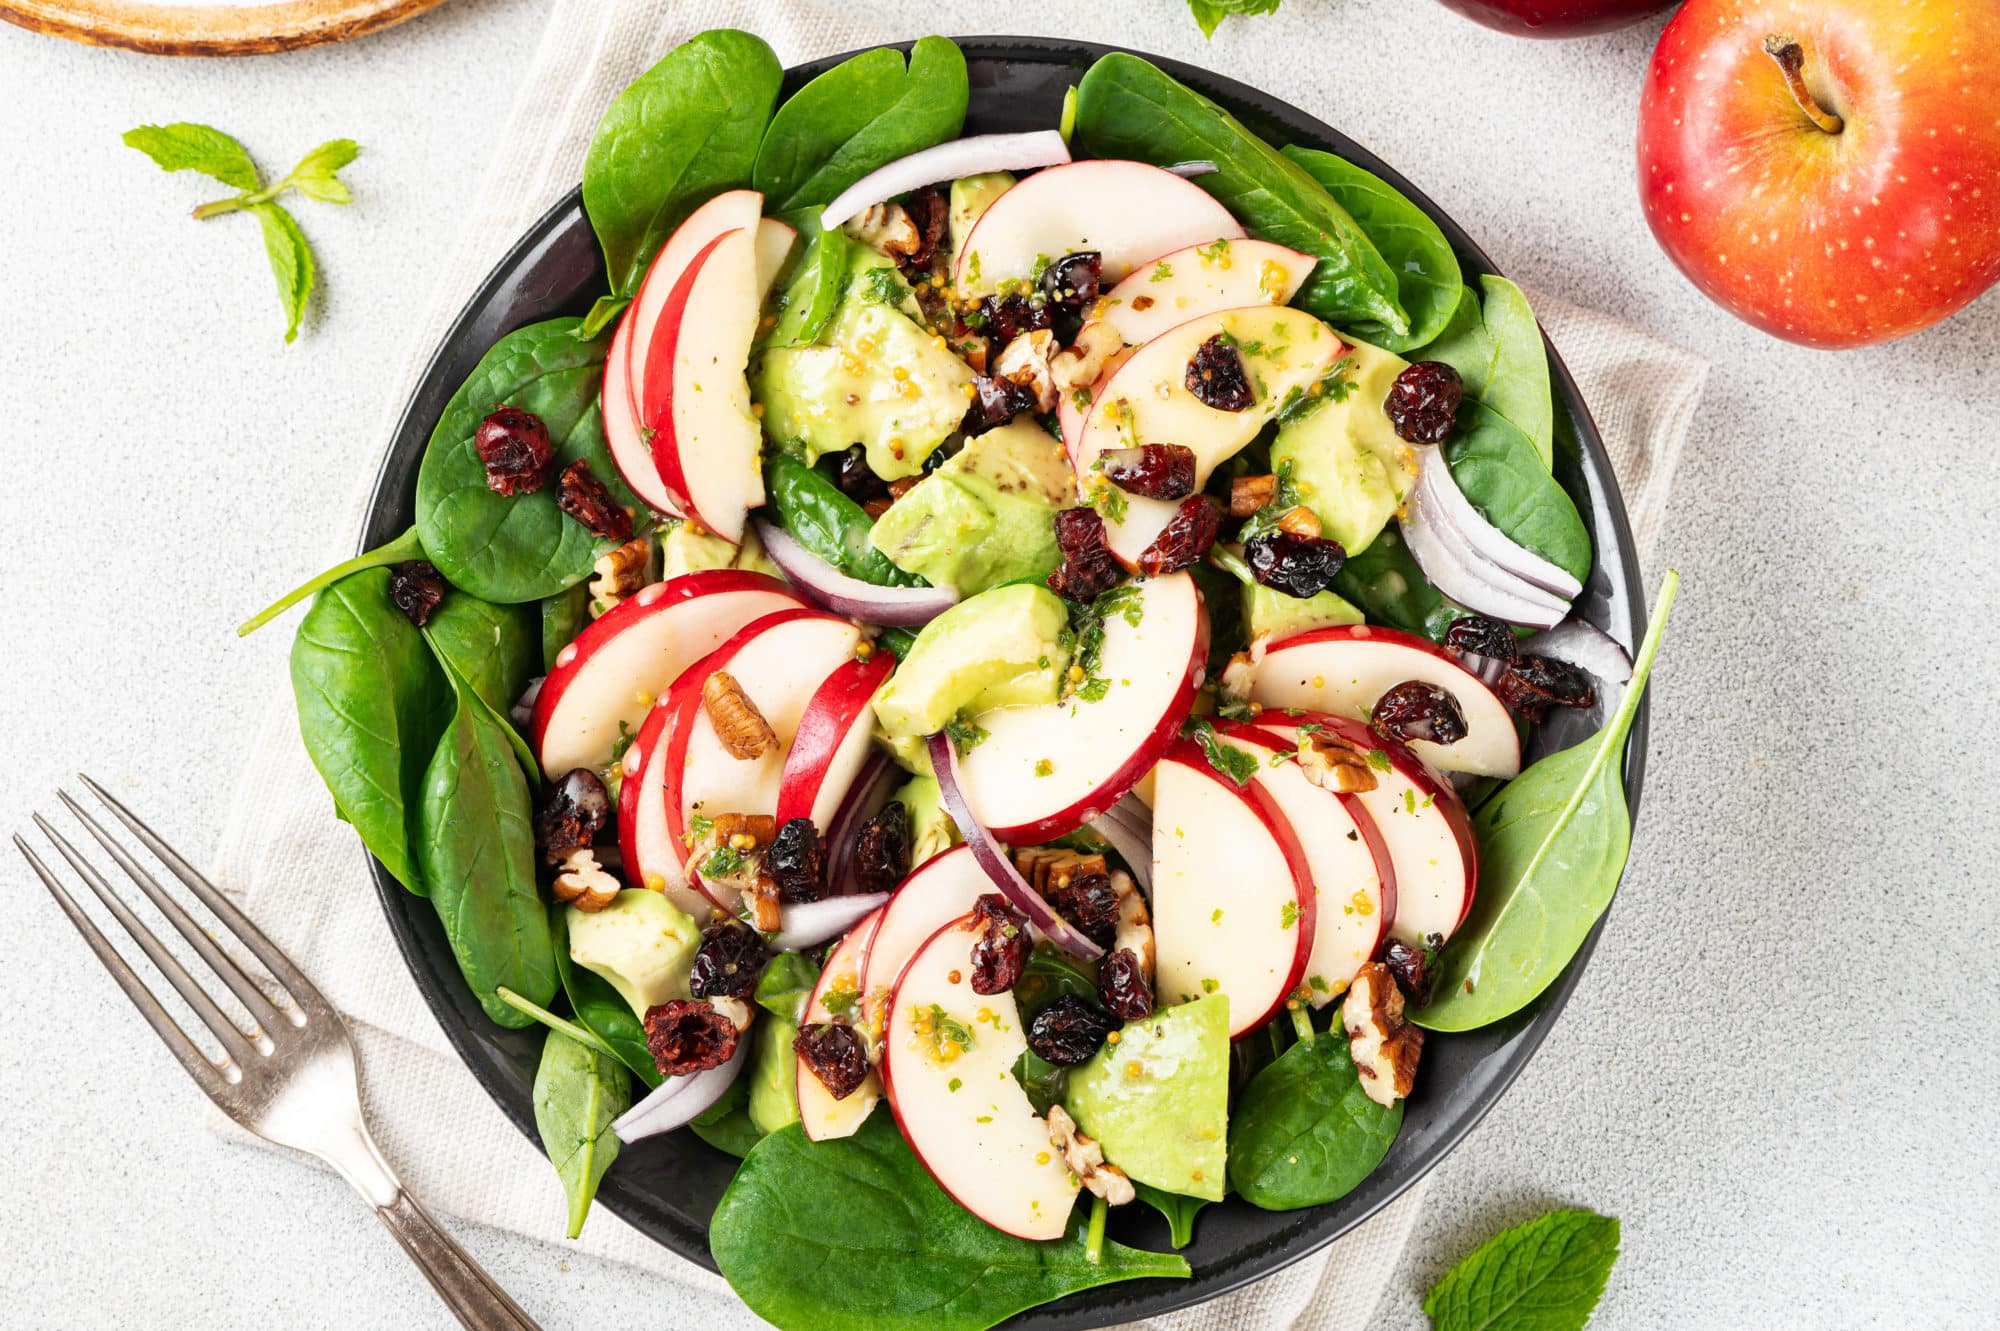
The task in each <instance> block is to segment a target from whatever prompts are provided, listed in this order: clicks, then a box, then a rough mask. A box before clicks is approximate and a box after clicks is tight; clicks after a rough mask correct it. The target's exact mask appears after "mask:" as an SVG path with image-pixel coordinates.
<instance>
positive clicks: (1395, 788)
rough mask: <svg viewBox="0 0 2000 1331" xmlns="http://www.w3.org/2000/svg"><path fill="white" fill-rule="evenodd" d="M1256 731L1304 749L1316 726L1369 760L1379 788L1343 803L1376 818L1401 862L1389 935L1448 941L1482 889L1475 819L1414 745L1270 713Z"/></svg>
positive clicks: (1343, 725) (1332, 720) (1302, 716)
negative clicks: (1307, 730)
mask: <svg viewBox="0 0 2000 1331" xmlns="http://www.w3.org/2000/svg"><path fill="white" fill-rule="evenodd" d="M1257 724H1258V726H1259V727H1260V728H1262V729H1265V730H1268V731H1269V732H1270V733H1271V734H1273V735H1275V736H1277V737H1278V739H1279V740H1280V741H1281V742H1282V743H1284V744H1286V745H1288V746H1291V747H1297V745H1298V735H1299V730H1298V728H1299V727H1300V726H1303V725H1317V726H1319V727H1321V728H1322V729H1323V730H1325V731H1326V732H1327V733H1329V734H1331V735H1333V736H1335V737H1336V738H1339V739H1344V740H1346V741H1347V742H1348V743H1350V744H1352V745H1354V746H1355V747H1356V748H1358V749H1360V750H1361V751H1362V752H1363V753H1366V754H1368V755H1369V763H1368V765H1369V767H1370V768H1371V769H1373V770H1374V772H1375V780H1376V786H1375V789H1373V790H1364V791H1360V792H1357V793H1356V794H1353V795H1348V796H1344V797H1343V798H1346V799H1351V800H1355V801H1357V802H1359V803H1360V805H1361V807H1362V808H1363V809H1365V810H1366V811H1367V812H1368V815H1369V817H1371V818H1372V819H1374V822H1375V827H1376V830H1377V831H1378V832H1379V833H1380V835H1381V837H1382V844H1383V845H1384V846H1385V847H1387V848H1388V851H1389V858H1390V859H1391V860H1392V861H1394V863H1395V877H1396V901H1395V907H1394V909H1393V910H1392V911H1391V912H1390V913H1389V915H1390V918H1389V920H1388V923H1387V931H1388V936H1389V937H1393V938H1400V939H1402V940H1403V941H1404V942H1406V943H1412V944H1415V943H1421V942H1422V941H1423V940H1424V938H1425V936H1426V935H1429V934H1439V935H1442V936H1443V937H1445V938H1450V937H1451V936H1452V934H1453V933H1454V932H1456V931H1457V929H1458V926H1459V925H1461V924H1463V923H1464V922H1465V917H1466V915H1467V914H1468V913H1470V912H1471V910H1472V897H1473V894H1474V893H1475V892H1476V891H1477V890H1478V888H1479V851H1478V848H1477V844H1476V843H1475V842H1474V841H1473V838H1472V818H1471V815H1469V814H1467V813H1466V811H1465V803H1464V801H1462V800H1460V799H1459V797H1458V794H1457V792H1455V791H1454V790H1452V788H1451V786H1450V784H1449V783H1448V782H1445V781H1442V780H1439V779H1438V776H1437V774H1436V773H1434V772H1432V771H1431V769H1430V768H1428V767H1426V766H1425V765H1424V763H1423V760H1422V759H1420V758H1418V757H1417V755H1416V754H1414V753H1412V752H1411V751H1410V749H1409V746H1407V745H1404V744H1399V743H1397V742H1396V741H1395V740H1392V739H1385V738H1384V737H1382V736H1381V735H1378V734H1376V733H1375V732H1374V731H1372V730H1370V729H1369V728H1368V727H1367V726H1364V725H1362V724H1361V723H1360V722H1359V721H1352V720H1349V719H1348V718H1347V717H1344V716H1330V715H1327V714H1325V713H1319V712H1300V713H1297V714H1296V715H1294V714H1290V713H1277V712H1266V713H1265V714H1264V715H1263V717H1262V718H1260V719H1259V721H1258V723H1257ZM1377 755H1379V756H1377Z"/></svg>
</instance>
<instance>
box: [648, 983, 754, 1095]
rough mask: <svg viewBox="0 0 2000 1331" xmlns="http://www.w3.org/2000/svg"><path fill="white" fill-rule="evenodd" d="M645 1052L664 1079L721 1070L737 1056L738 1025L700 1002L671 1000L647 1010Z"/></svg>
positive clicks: (739, 1034) (681, 999)
mask: <svg viewBox="0 0 2000 1331" xmlns="http://www.w3.org/2000/svg"><path fill="white" fill-rule="evenodd" d="M645 1027H646V1049H647V1051H648V1052H650V1053H651V1054H652V1055H653V1066H654V1067H656V1068H658V1069H659V1070H660V1075H661V1076H663V1077H686V1076H690V1075H692V1074H694V1073H697V1072H706V1071H708V1070H709V1069H710V1068H719V1067H721V1066H722V1065H723V1064H724V1063H727V1062H728V1061H729V1059H730V1056H731V1055H732V1054H734V1053H735V1052H736V1041H737V1040H738V1039H739V1038H740V1037H741V1035H742V1032H740V1031H738V1030H737V1029H736V1023H735V1022H733V1021H731V1020H730V1019H729V1018H727V1017H725V1016H723V1015H722V1014H721V1013H720V1012H717V1011H716V1010H715V1009H714V1007H712V1006H711V1005H709V1004H707V1003H704V1002H702V1001H701V1000H700V999H687V998H672V999H668V1000H667V1001H666V1002H664V1003H661V1004H659V1005H658V1006H656V1007H650V1008H647V1009H646V1021H645Z"/></svg>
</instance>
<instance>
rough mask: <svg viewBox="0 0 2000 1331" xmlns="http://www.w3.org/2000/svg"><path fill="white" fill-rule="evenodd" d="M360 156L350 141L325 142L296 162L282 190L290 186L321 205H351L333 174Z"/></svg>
mask: <svg viewBox="0 0 2000 1331" xmlns="http://www.w3.org/2000/svg"><path fill="white" fill-rule="evenodd" d="M360 155H361V145H360V144H358V143H356V142H355V141H354V140H353V139H328V140H327V141H326V142H325V143H322V144H321V145H320V146H319V147H317V148H315V149H313V150H312V151H311V152H309V153H307V154H306V155H305V156H304V157H301V158H300V159H299V164H298V165H297V166H295V167H293V168H292V171H291V174H290V175H288V176H286V177H285V180H284V184H282V185H280V186H279V187H278V188H279V189H283V188H284V186H285V185H290V186H291V187H292V188H293V189H295V190H297V191H298V192H299V193H301V194H303V195H305V196H306V197H307V198H309V199H318V200H319V201H320V202H321V203H352V202H353V201H354V196H353V195H351V194H349V193H348V192H347V186H345V185H343V184H341V183H340V181H339V179H338V178H337V177H336V175H335V173H336V172H337V171H339V170H340V169H341V168H342V167H344V166H346V165H348V164H349V163H350V162H352V161H353V160H354V159H355V158H357V157H359V156H360Z"/></svg>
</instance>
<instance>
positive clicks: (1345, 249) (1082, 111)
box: [1076, 52, 1410, 335]
mask: <svg viewBox="0 0 2000 1331" xmlns="http://www.w3.org/2000/svg"><path fill="white" fill-rule="evenodd" d="M1076 127H1077V133H1078V134H1079V136H1080V137H1081V138H1082V140H1083V144H1084V146H1085V147H1086V148H1088V149H1089V150H1090V152H1091V153H1092V154H1093V155H1094V156H1097V157H1129V158H1133V159H1135V160H1138V161H1142V162H1151V163H1152V164H1153V165H1155V166H1170V165H1172V164H1174V163H1176V162H1191V161H1211V162H1214V163H1215V164H1216V167H1217V168H1218V169H1217V170H1216V171H1214V172H1212V173H1210V174H1209V175H1205V176H1202V177H1200V178H1199V179H1198V180H1197V181H1196V183H1197V184H1199V185H1200V186H1201V187H1202V188H1203V189H1205V190H1207V191H1208V192H1209V193H1210V194H1213V195H1215V197H1216V198H1218V199H1220V200H1221V201H1222V203H1223V205H1224V206H1225V207H1227V208H1228V209H1229V211H1230V212H1231V213H1233V214H1235V215H1236V218H1237V220H1239V221H1241V222H1242V223H1243V224H1244V225H1245V226H1247V227H1249V228H1250V229H1251V230H1252V231H1254V232H1256V233H1257V234H1258V235H1259V236H1261V237H1263V238H1264V239H1265V240H1271V241H1276V242H1277V243H1278V244H1280V245H1289V246H1291V247H1292V248H1293V249H1295V250H1303V251H1305V252H1306V253H1307V254H1312V255H1316V256H1318V258H1319V264H1318V265H1317V266H1316V267H1315V268H1314V269H1313V275H1312V278H1311V280H1309V281H1308V282H1307V283H1306V285H1305V287H1304V288H1303V289H1302V290H1301V291H1300V292H1299V294H1298V296H1297V298H1296V299H1294V300H1293V302H1292V303H1293V304H1294V305H1297V306H1298V307H1299V308H1300V309H1302V310H1305V311H1306V312H1307V313H1309V314H1314V315H1317V316H1318V317H1320V318H1322V319H1324V320H1326V321H1327V322H1328V323H1331V324H1333V325H1335V326H1336V327H1341V328H1346V327H1350V326H1358V325H1379V326H1380V327H1382V328H1386V329H1388V330H1390V331H1391V332H1393V333H1396V334H1398V335H1401V334H1405V333H1408V332H1409V331H1410V319H1409V316H1408V315H1406V314H1405V313H1404V312H1403V309H1402V306H1401V305H1399V304H1398V303H1397V298H1396V291H1397V284H1396V274H1395V273H1394V272H1393V271H1392V270H1391V269H1390V267H1389V264H1388V261H1387V260H1386V259H1384V258H1383V257H1382V252H1381V251H1380V250H1378V249H1376V248H1375V245H1374V242H1372V241H1370V240H1369V239H1368V236H1367V233H1365V232H1364V231H1362V229H1361V227H1360V226H1359V225H1358V224H1357V223H1356V222H1355V220H1354V219H1353V218H1352V217H1350V216H1348V214H1347V210H1346V209H1344V208H1342V207H1341V206H1340V205H1339V204H1338V203H1336V202H1334V199H1333V196H1332V195H1330V194H1328V193H1327V192H1326V190H1325V189H1324V188H1323V187H1322V186H1321V185H1320V183H1319V182H1318V181H1316V180H1314V179H1313V178H1312V177H1311V176H1310V175H1308V174H1306V171H1305V169H1304V168H1303V167H1301V166H1300V165H1299V164H1298V163H1297V162H1294V161H1293V160H1292V159H1290V158H1289V157H1286V156H1285V155H1284V154H1282V153H1280V152H1279V151H1278V150H1277V149H1275V148H1273V147H1272V146H1271V145H1270V144H1268V143H1266V142H1264V140H1262V139H1260V138H1258V137H1257V136H1256V135H1255V134H1252V133H1251V132H1250V131H1249V130H1247V129H1245V128H1244V127H1243V126H1242V125H1241V124H1240V123H1238V122H1237V120H1236V118H1235V117H1234V116H1232V115H1230V114H1229V113H1228V112H1227V111H1224V110H1223V109H1222V108H1221V107H1219V106H1217V105H1216V104H1215V103H1214V102H1211V101H1209V100H1208V99H1207V98H1206V97H1203V96H1202V95H1201V94H1200V93H1198V92H1195V91H1194V90H1193V89H1191V88H1188V87H1186V86H1184V85H1182V84H1181V83H1179V82H1177V81H1176V80H1175V79H1173V78H1171V77H1169V76H1168V75H1167V74H1165V73H1163V72H1161V71H1160V70H1159V69H1157V68H1155V67H1154V66H1153V65H1150V64H1148V63H1147V62H1146V61H1144V60H1141V59H1140V58H1139V57H1137V56H1133V55H1126V54H1124V53H1122V52H1113V53H1112V54H1110V55H1107V56H1105V57H1103V58H1102V59H1100V60H1099V61H1098V62H1097V63H1096V64H1094V65H1092V66H1091V67H1090V70H1089V72H1088V73H1086V74H1085V75H1084V76H1083V82H1082V83H1080V84H1079V85H1078V86H1077V103H1076Z"/></svg>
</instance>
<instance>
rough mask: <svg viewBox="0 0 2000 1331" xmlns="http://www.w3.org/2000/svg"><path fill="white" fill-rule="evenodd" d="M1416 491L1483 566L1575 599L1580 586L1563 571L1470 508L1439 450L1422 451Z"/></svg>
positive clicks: (1551, 593)
mask: <svg viewBox="0 0 2000 1331" xmlns="http://www.w3.org/2000/svg"><path fill="white" fill-rule="evenodd" d="M1417 489H1418V490H1419V491H1420V492H1423V493H1424V495H1425V498H1426V500H1427V501H1428V506H1429V507H1431V508H1433V509H1435V510H1436V512H1437V513H1438V514H1439V515H1441V516H1442V518H1443V520H1444V521H1445V522H1447V523H1449V524H1450V525H1451V527H1452V528H1453V529H1454V530H1455V531H1457V532H1458V534H1459V535H1460V536H1461V537H1463V538H1464V543H1465V545H1466V546H1467V547H1468V548H1469V549H1470V551H1471V552H1472V553H1473V554H1474V555H1477V556H1478V557H1479V558H1480V559H1482V560H1484V561H1485V562H1486V563H1488V564H1493V565H1496V566H1497V567H1499V568H1500V569H1501V570H1503V571H1504V572H1507V573H1511V574H1512V575H1513V576H1515V577H1516V578H1519V579H1520V580H1521V581H1523V582H1526V583H1528V584H1530V585H1531V586H1535V587H1539V588H1541V589H1542V590H1543V591H1545V592H1547V593H1548V594H1549V595H1551V596H1553V597H1555V598H1557V599H1558V600H1561V601H1564V602H1569V601H1573V600H1575V599H1576V598H1577V596H1578V595H1579V594H1580V593H1581V592H1582V591H1583V584H1582V583H1580V582H1578V581H1577V580H1576V579H1575V578H1573V577H1571V576H1570V574H1569V571H1568V570H1567V569H1562V568H1557V567H1556V566H1555V565H1554V564H1551V563H1550V562H1549V561H1548V560H1546V559H1544V558H1542V557H1541V556H1540V555H1538V554H1536V553H1535V552H1534V551H1533V550H1530V549H1528V548H1527V547H1526V546H1524V545H1522V544H1520V543H1519V542H1518V541H1515V540H1514V539H1512V538H1511V537H1509V536H1508V535H1507V533H1505V532H1503V531H1501V530H1500V529H1499V528H1498V527H1496V526H1494V525H1493V524H1492V523H1490V522H1488V521H1487V520H1486V518H1485V517H1484V516H1483V515H1482V514H1481V513H1480V511H1479V510H1478V509H1477V508H1475V507H1473V504H1472V501H1471V500H1470V499H1467V498H1466V497H1465V491H1463V490H1461V489H1459V488H1458V482H1457V480H1455V479H1454V478H1453V477H1452V474H1451V466H1450V464H1449V463H1447V462H1446V461H1445V456H1444V450H1443V449H1442V448H1432V449H1427V450H1425V457H1424V462H1423V470H1422V473H1421V474H1420V475H1419V476H1418V477H1417Z"/></svg>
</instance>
